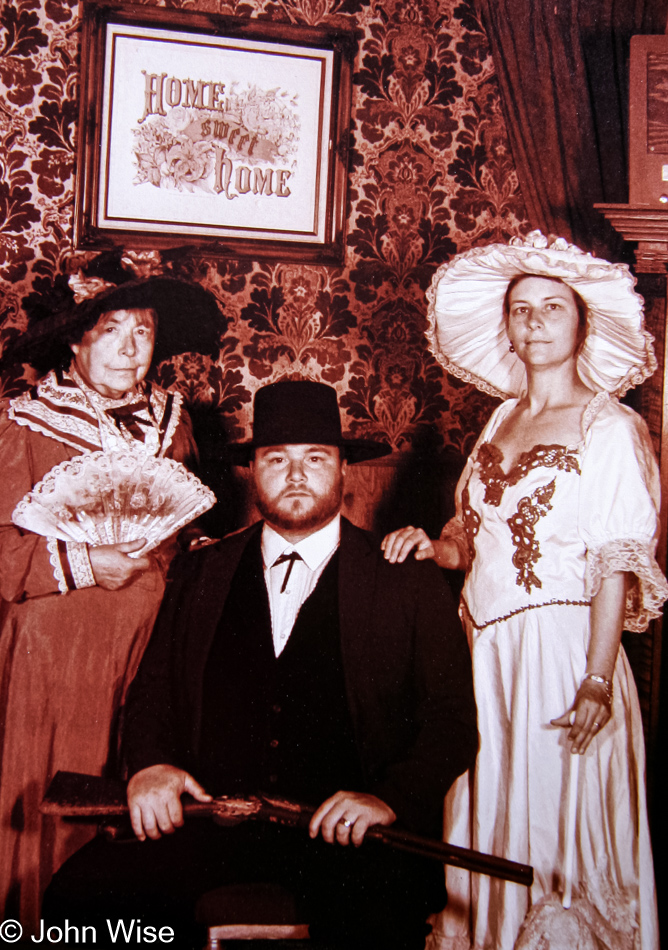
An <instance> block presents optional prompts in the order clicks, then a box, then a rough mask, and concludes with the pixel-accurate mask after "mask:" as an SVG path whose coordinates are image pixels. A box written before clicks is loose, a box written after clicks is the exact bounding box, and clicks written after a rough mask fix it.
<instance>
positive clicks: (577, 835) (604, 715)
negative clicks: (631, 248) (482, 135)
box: [383, 232, 668, 950]
mask: <svg viewBox="0 0 668 950" xmlns="http://www.w3.org/2000/svg"><path fill="white" fill-rule="evenodd" d="M633 284H634V281H633V278H632V276H631V275H630V273H629V272H628V269H627V268H626V267H625V266H623V265H619V264H617V265H615V264H609V263H608V262H606V261H602V260H597V259H595V258H593V257H592V256H591V255H590V254H585V253H583V252H582V251H580V250H579V249H578V248H576V247H574V246H572V245H568V244H567V243H566V242H565V241H563V240H561V239H557V240H555V241H553V242H552V243H549V242H548V241H547V239H546V238H544V237H543V235H541V234H540V232H533V233H532V234H530V235H529V236H528V237H527V239H526V240H525V241H524V242H522V241H519V240H517V239H515V240H513V241H511V244H510V246H508V247H506V246H504V245H491V246H489V247H484V248H478V249H475V250H473V251H469V252H468V253H466V254H463V255H460V256H459V257H457V258H455V259H454V260H453V261H452V262H450V263H449V264H448V265H445V266H443V267H442V268H441V269H440V270H439V272H438V273H437V274H436V276H435V278H434V283H433V289H432V291H431V297H430V299H431V305H430V320H431V329H430V331H429V334H428V336H429V339H430V344H431V348H432V351H433V352H434V353H435V354H436V356H437V358H438V359H439V360H440V362H441V363H442V364H443V365H444V366H445V368H446V369H448V370H449V371H450V372H453V373H455V374H456V375H457V376H459V377H460V378H462V379H464V380H466V381H468V382H472V383H474V384H475V385H476V386H478V388H480V389H482V390H484V391H486V392H488V393H491V394H494V395H497V396H503V397H508V396H510V397H511V398H506V401H505V402H503V403H502V404H501V405H500V406H499V407H498V408H497V409H496V411H495V412H494V413H493V414H492V417H491V419H490V420H489V422H488V424H487V426H486V427H485V429H484V431H483V433H482V435H481V436H480V439H479V440H478V443H477V445H476V446H475V448H474V450H473V453H472V455H471V457H470V458H469V460H468V463H467V465H466V468H465V470H464V472H463V475H462V477H461V479H460V482H459V486H458V490H457V514H456V517H455V518H454V519H453V521H451V522H450V523H448V524H447V525H446V526H445V528H444V530H443V532H442V534H441V537H440V539H438V540H435V541H432V540H430V539H429V538H428V537H427V536H426V534H425V533H424V531H422V530H421V529H417V528H412V527H409V528H404V529H401V530H400V531H397V532H394V533H393V534H391V535H388V537H387V538H385V540H384V542H383V547H384V551H385V556H386V557H387V558H388V559H389V560H390V561H402V560H403V559H404V558H405V557H406V556H407V555H408V553H409V552H410V551H414V552H415V557H416V558H418V559H422V558H433V559H434V560H436V561H437V563H439V564H440V565H441V566H443V567H446V568H456V569H463V570H466V572H467V573H466V579H465V583H464V589H463V593H462V601H461V615H462V619H463V621H464V623H465V626H466V628H467V632H468V635H469V640H470V643H471V650H472V658H473V671H474V680H475V690H476V700H477V704H478V711H479V724H478V725H479V733H480V752H479V756H478V761H477V765H476V770H475V775H474V776H469V777H464V779H463V780H460V781H459V784H458V786H457V787H455V788H453V789H452V790H451V793H450V795H449V797H448V800H447V801H446V822H445V825H446V827H445V836H446V839H447V840H448V841H450V842H452V843H457V844H463V845H465V846H469V847H474V848H477V849H480V850H482V851H487V852H491V853H494V854H498V855H503V856H505V857H508V858H512V859H514V860H517V861H522V862H526V863H528V864H531V865H533V867H534V871H535V881H534V885H533V888H532V889H531V890H530V891H527V890H526V889H525V888H522V887H519V886H518V885H515V884H509V883H504V882H501V881H497V880H494V879H492V878H484V877H480V876H476V875H471V876H469V875H467V874H465V873H464V872H461V871H456V870H454V869H449V870H448V894H449V904H448V909H447V910H446V911H445V912H444V914H443V915H442V916H441V919H440V921H439V923H438V926H437V928H436V935H435V936H434V937H432V938H431V939H432V940H433V946H434V947H439V948H441V950H446V948H448V950H454V948H456V950H463V948H469V947H475V948H476V950H482V948H483V947H484V948H485V950H512V948H513V946H514V945H515V941H516V938H517V936H518V932H519V931H520V928H521V926H522V923H523V921H524V920H525V915H526V914H527V911H528V910H529V908H531V907H532V906H534V907H535V905H537V904H538V902H539V901H540V900H541V899H543V900H542V906H543V907H544V906H545V904H546V903H548V902H550V903H551V905H552V906H553V907H554V906H555V905H556V907H557V908H558V901H559V899H560V897H561V893H562V891H563V889H564V888H565V887H566V884H565V881H564V878H565V875H569V877H570V876H571V875H572V881H573V897H574V900H573V910H572V911H571V912H570V914H571V917H570V918H569V920H570V921H572V920H573V919H574V918H573V914H578V913H581V914H582V915H584V916H586V915H587V914H588V915H589V918H588V919H590V920H591V921H593V922H594V926H598V927H603V928H605V927H608V928H609V930H610V933H612V934H613V935H614V937H615V940H617V942H616V943H614V944H612V943H611V944H608V943H605V945H606V946H608V945H610V946H613V945H614V946H620V947H621V946H624V947H629V948H634V950H639V948H642V950H657V948H658V945H659V944H658V933H657V923H656V902H655V896H654V883H653V870H652V858H651V851H650V844H649V834H648V826H647V812H646V805H645V790H644V749H643V737H642V724H641V720H640V709H639V705H638V698H637V693H636V689H635V685H634V682H633V677H632V674H631V671H630V668H629V665H628V662H627V659H626V656H625V654H624V651H623V649H622V648H621V647H620V637H621V632H622V629H623V628H625V629H628V630H632V631H642V630H644V629H645V628H646V627H647V624H648V623H649V620H650V619H651V618H653V617H657V616H659V608H660V606H661V604H662V603H663V601H664V600H665V598H666V596H667V595H668V586H667V585H666V582H665V579H664V577H663V576H662V574H661V572H660V571H659V568H658V566H657V564H656V562H655V560H654V553H655V548H656V539H657V528H658V508H659V479H658V472H657V466H656V462H655V458H654V453H653V450H652V445H651V442H650V438H649V434H648V432H647V429H646V426H645V424H644V422H643V421H642V419H641V418H640V417H639V416H638V415H636V414H635V413H634V412H633V411H632V410H631V409H629V408H627V407H626V406H622V405H620V403H619V402H618V401H617V398H615V397H616V395H619V394H622V393H624V392H625V391H626V390H627V389H628V388H629V387H630V386H633V385H635V384H637V383H639V382H642V380H643V379H644V378H646V377H647V376H648V375H650V373H651V372H652V371H653V370H654V368H655V366H656V363H655V361H654V356H653V352H652V346H651V338H650V337H649V336H648V334H646V333H645V332H644V330H643V322H642V301H641V298H640V297H638V295H637V294H636V293H635V291H634V290H633ZM576 760H577V761H576ZM576 766H579V768H576ZM571 779H572V782H571ZM576 782H577V787H576ZM569 787H572V789H573V791H572V795H573V804H574V807H575V822H574V826H573V825H571V827H570V829H569V826H568V822H567V821H566V813H567V811H568V809H567V802H568V798H569ZM569 837H570V839H571V840H570V841H569V840H568V839H569ZM573 843H574V859H573V863H572V871H571V868H569V867H567V866H566V859H565V855H566V854H567V853H568V850H569V845H572V844H573ZM538 909H539V908H537V909H536V910H534V912H533V918H532V919H531V920H529V921H528V922H527V926H526V928H525V931H524V934H523V937H522V940H524V941H525V942H526V945H527V946H529V945H531V946H536V947H537V946H548V945H549V943H540V940H541V939H544V935H543V936H542V937H541V935H540V934H539V933H538V936H537V937H536V934H537V932H538V931H540V926H541V921H543V920H544V915H543V917H541V918H540V919H539V918H538V917H537V910H538ZM595 911H597V912H598V914H599V915H600V917H599V916H597V915H596V913H595ZM564 913H565V912H564ZM534 925H535V926H534ZM532 927H533V929H532ZM532 935H533V936H532ZM609 935H610V934H608V936H609ZM532 940H533V943H532ZM522 945H523V946H524V945H525V944H522ZM589 945H590V944H587V946H589Z"/></svg>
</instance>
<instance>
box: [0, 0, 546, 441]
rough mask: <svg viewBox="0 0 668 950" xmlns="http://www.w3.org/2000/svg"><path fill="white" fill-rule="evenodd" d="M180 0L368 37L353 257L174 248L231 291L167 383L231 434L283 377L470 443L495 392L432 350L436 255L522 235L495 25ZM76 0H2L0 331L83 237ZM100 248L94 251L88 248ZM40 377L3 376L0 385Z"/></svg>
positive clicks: (360, 80)
mask: <svg viewBox="0 0 668 950" xmlns="http://www.w3.org/2000/svg"><path fill="white" fill-rule="evenodd" d="M164 5H165V6H168V7H179V8H184V9H192V10H205V11H209V12H216V13H223V14H227V15H239V16H255V17H265V18H271V19H276V20H284V21H290V22H294V23H306V24H311V25H318V24H322V23H338V24H343V25H346V26H348V27H352V28H354V29H355V31H356V35H357V37H358V53H357V58H356V63H355V76H354V89H353V110H352V116H353V120H352V143H351V144H352V147H351V160H350V170H349V210H348V237H347V242H348V247H347V254H346V262H345V266H344V267H343V268H340V269H333V268H326V267H317V266H298V265H295V264H281V263H276V264H269V263H259V262H252V261H242V262H239V261H230V260H221V259H214V258H210V259H208V258H195V257H192V256H191V255H189V254H183V255H179V256H177V258H176V259H175V260H174V261H172V262H171V263H170V267H171V268H172V270H173V271H174V273H175V274H176V275H180V276H184V277H188V278H190V279H195V280H198V281H200V282H201V283H202V284H204V285H205V286H206V287H207V288H209V289H211V290H212V291H213V292H214V293H215V294H216V296H217V297H218V299H219V301H220V304H221V307H222V309H223V311H224V313H225V315H226V318H227V321H228V325H227V328H226V332H225V334H224V338H223V339H222V340H221V351H220V355H219V358H218V359H217V361H216V362H212V361H211V359H210V358H209V357H204V356H200V355H197V354H192V355H188V356H185V357H178V358H175V359H174V360H173V361H172V362H171V363H166V364H162V365H161V366H160V367H159V368H158V370H157V374H158V377H159V379H160V380H161V381H162V382H163V383H165V384H169V385H175V386H177V387H178V388H179V389H181V390H182V391H183V392H184V394H185V396H186V399H187V400H188V403H189V404H190V405H191V406H193V407H194V408H195V410H196V412H197V411H199V412H200V414H201V415H203V417H204V418H206V419H207V420H208V421H207V426H208V430H207V431H209V432H213V431H214V429H215V426H219V428H220V429H221V430H224V433H225V438H227V439H230V438H243V437H244V436H245V435H246V428H247V426H248V424H249V420H250V404H251V400H252V395H253V393H254V391H255V390H256V389H257V388H258V387H259V386H260V385H264V384H266V383H268V382H270V381H272V380H274V379H276V378H279V377H281V376H284V375H286V374H292V375H306V376H308V377H310V378H314V379H319V380H323V381H325V382H328V383H331V384H333V385H334V386H335V387H336V388H337V390H338V392H339V395H340V398H341V404H342V406H343V407H344V408H345V412H346V416H347V418H346V419H345V420H344V421H345V422H346V423H347V426H348V428H349V429H351V430H353V431H354V432H356V433H357V434H358V435H360V436H362V435H363V436H366V437H374V438H380V439H382V440H384V441H386V442H388V443H389V444H390V445H391V446H392V448H393V449H394V450H396V451H399V452H400V451H404V452H405V451H407V450H409V449H410V447H411V446H412V445H414V444H421V443H423V442H424V441H425V440H426V441H427V442H429V443H430V444H433V443H436V444H440V445H442V446H445V447H446V448H448V449H449V450H450V451H453V452H454V453H456V455H458V456H461V455H463V454H465V453H466V452H467V450H468V449H470V447H471V444H472V440H473V439H474V438H475V435H476V434H477V432H478V431H479V430H480V428H481V426H482V423H483V421H484V419H485V418H486V416H487V415H488V413H489V409H490V400H489V399H488V398H487V397H485V396H483V395H481V394H478V393H476V392H474V391H472V390H471V389H470V387H468V386H464V385H462V384H460V383H458V382H457V381H455V380H453V379H451V378H447V377H445V376H444V374H443V373H442V371H441V369H440V368H439V367H438V366H437V364H436V362H435V360H434V359H432V358H431V357H430V356H428V354H427V350H426V345H425V340H424V329H425V325H426V323H425V313H426V302H425V290H426V288H427V286H428V284H429V282H430V279H431V275H432V273H433V272H434V270H435V269H436V267H437V266H438V265H439V264H440V263H441V262H443V261H445V260H447V259H448V258H449V257H450V256H452V255H453V254H454V253H456V252H458V251H461V250H465V249H467V248H468V247H470V246H472V245H474V244H478V243H488V242H490V241H494V240H507V239H508V237H510V236H511V235H513V234H516V233H518V232H520V231H523V230H526V229H527V224H526V222H525V221H524V211H523V206H522V201H521V197H520V195H519V192H518V184H517V178H516V175H515V170H514V167H513V163H512V159H511V157H510V154H509V150H508V146H507V142H506V136H505V130H504V124H503V120H502V116H501V111H500V106H499V95H498V91H497V86H496V82H495V77H494V71H493V68H492V61H491V58H490V55H489V51H488V47H487V42H486V37H485V36H484V34H483V33H482V31H481V27H480V24H479V23H478V21H477V19H476V17H475V15H474V12H473V6H472V3H471V2H468V0H440V2H438V0H277V2H274V0H248V2H235V0H229V2H225V0H166V3H165V4H164ZM79 23H80V21H79V6H78V3H77V0H2V2H0V47H1V52H2V58H1V59H0V85H1V90H2V97H1V100H0V135H1V137H2V145H3V152H2V163H1V165H0V288H1V291H2V304H1V308H2V310H1V313H2V321H3V322H2V331H1V333H2V339H3V340H4V341H5V342H7V341H8V340H9V339H12V338H14V337H15V336H16V335H17V334H18V333H19V332H20V330H21V328H22V326H24V325H25V315H24V311H23V306H22V301H23V299H24V298H25V297H26V296H27V295H28V294H29V293H37V294H39V295H42V294H45V293H47V292H48V290H49V288H50V286H51V282H52V280H53V278H54V277H55V276H56V275H57V274H59V273H62V272H71V271H72V270H75V269H76V266H77V255H76V254H74V252H73V248H72V245H71V225H72V220H71V219H72V209H73V189H74V174H75V168H74V162H75V154H76V137H77V94H78V79H79V72H78V56H79V48H78V44H79V40H80V30H79ZM89 256H90V255H89ZM29 380H30V376H29V372H28V370H27V368H26V375H25V376H20V375H19V374H18V372H15V373H14V374H12V373H10V372H9V371H6V372H5V374H4V375H3V377H2V394H3V395H5V396H8V395H13V394H15V393H17V392H18V391H19V390H20V389H22V388H24V387H25V385H26V383H27V382H28V381H29Z"/></svg>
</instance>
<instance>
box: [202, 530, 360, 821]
mask: <svg viewBox="0 0 668 950" xmlns="http://www.w3.org/2000/svg"><path fill="white" fill-rule="evenodd" d="M338 560H339V556H338V551H337V552H335V554H334V555H333V556H332V558H331V560H330V561H329V563H328V564H327V566H326V568H325V570H324V571H323V573H322V575H321V577H320V580H319V581H318V584H317V585H316V587H315V590H314V591H313V592H312V594H311V596H310V597H309V598H308V599H307V600H306V601H305V602H304V604H303V605H302V608H301V610H300V612H299V615H298V617H297V620H296V621H295V625H294V627H293V629H292V633H291V635H290V638H289V640H288V642H287V644H286V646H285V648H284V649H283V651H282V653H281V654H280V656H279V657H276V656H275V655H274V647H273V640H272V635H271V616H270V611H269V598H268V595H267V590H266V586H265V583H264V575H263V568H262V554H261V534H258V535H257V537H256V538H254V539H252V540H251V541H250V542H249V544H248V545H247V547H246V550H245V551H244V554H243V556H242V558H241V561H240V562H239V566H238V568H237V571H236V573H235V575H234V578H233V580H232V585H231V588H230V592H229V594H228V597H227V600H226V603H225V608H224V610H223V615H222V617H221V620H220V623H219V625H218V629H217V631H216V636H215V638H214V642H213V644H212V647H211V652H210V654H209V657H208V660H207V664H206V668H205V672H204V684H203V702H202V731H201V744H200V755H199V759H200V763H199V764H200V770H201V771H200V773H199V774H201V775H202V779H203V783H204V787H205V788H206V789H207V790H208V791H210V792H212V793H213V794H218V795H221V794H243V793H246V794H253V793H258V792H261V791H264V792H269V793H270V794H274V795H281V796H286V797H292V798H296V799H299V800H301V801H303V802H306V803H311V804H315V805H317V804H320V802H321V801H323V800H324V799H325V798H327V797H328V796H329V795H332V794H333V793H334V792H336V791H338V790H339V789H355V790H360V791H362V790H363V788H362V776H361V768H360V764H359V756H358V754H357V749H356V745H355V740H354V734H353V726H352V721H351V718H350V713H349V710H348V703H347V700H346V692H345V680H344V674H343V665H342V662H341V647H340V634H339V608H338Z"/></svg>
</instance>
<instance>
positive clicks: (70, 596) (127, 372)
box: [0, 269, 224, 928]
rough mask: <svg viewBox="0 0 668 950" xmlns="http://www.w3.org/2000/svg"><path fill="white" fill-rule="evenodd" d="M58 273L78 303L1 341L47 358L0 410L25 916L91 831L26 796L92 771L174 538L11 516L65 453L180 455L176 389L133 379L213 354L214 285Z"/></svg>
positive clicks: (14, 808) (3, 875)
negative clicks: (28, 523)
mask: <svg viewBox="0 0 668 950" xmlns="http://www.w3.org/2000/svg"><path fill="white" fill-rule="evenodd" d="M123 273H124V272H123ZM119 274H120V269H119V273H118V274H117V273H116V271H114V276H115V277H116V278H117V279H119ZM71 283H73V285H74V287H75V289H76V291H77V293H78V298H75V300H76V299H78V300H79V303H77V304H73V305H72V306H70V307H69V308H67V309H66V310H64V311H62V312H60V313H59V314H57V315H55V316H49V317H46V318H44V319H42V320H40V321H39V322H37V323H36V324H31V325H30V326H29V329H28V331H27V334H26V336H25V338H24V340H22V341H21V344H20V349H18V350H15V351H14V353H13V354H10V358H12V356H13V358H14V359H23V358H25V357H26V354H32V355H33V356H34V365H37V366H40V367H41V368H42V369H43V368H44V366H45V365H48V364H49V362H51V366H53V367H54V368H53V369H52V370H51V371H50V372H48V373H47V374H46V375H45V376H44V377H43V378H42V379H41V380H40V381H39V382H38V383H37V385H36V386H35V387H33V388H32V389H31V390H30V391H29V392H27V393H25V394H24V395H22V396H19V397H18V398H16V399H13V400H11V401H10V402H9V404H8V405H5V407H4V409H3V411H2V415H0V471H2V479H3V491H2V494H1V496H0V595H1V597H2V610H1V613H0V617H1V618H2V630H1V634H0V709H1V710H2V720H1V729H0V909H2V908H4V916H5V917H14V918H16V919H18V920H19V921H20V922H21V923H22V924H23V925H24V926H27V927H28V928H30V927H32V926H34V924H35V921H36V919H37V914H38V909H39V902H40V896H41V892H42V891H43V889H44V887H45V886H46V884H47V883H48V881H49V879H50V876H51V874H52V873H53V871H54V870H55V869H56V868H57V867H58V866H59V865H60V864H61V863H62V862H63V861H64V860H65V859H66V858H67V857H68V856H69V855H70V854H71V853H72V852H73V851H75V850H76V848H77V847H79V846H80V845H81V844H82V843H84V842H85V841H86V840H87V839H88V838H89V837H91V836H92V832H91V828H90V827H87V826H76V825H69V826H68V825H67V824H65V823H62V822H57V821H55V820H54V819H53V818H48V817H46V816H42V815H40V812H39V804H40V801H41V799H42V796H43V794H44V791H45V789H46V786H47V784H48V782H49V781H50V779H51V778H52V777H53V775H54V773H55V772H56V771H57V770H58V769H63V770H70V771H79V772H88V773H92V774H96V775H100V774H102V772H103V770H104V769H105V766H107V765H108V763H109V761H110V759H113V756H114V752H115V748H114V733H115V725H116V720H117V717H118V714H119V711H120V709H121V706H122V703H123V698H124V695H125V691H126V687H127V685H128V684H129V682H130V681H131V679H132V677H133V675H134V673H135V671H136V668H137V665H138V663H139V659H140V657H141V655H142V652H143V650H144V647H145V645H146V642H147V639H148V636H149V634H150V631H151V627H152V625H153V621H154V618H155V615H156V612H157V609H158V606H159V604H160V601H161V598H162V594H163V590H164V574H165V570H166V567H167V565H168V563H169V560H170V558H171V556H172V555H173V553H175V543H174V542H173V540H172V541H166V542H164V543H163V544H162V545H160V546H159V547H158V548H156V549H155V550H154V551H152V552H151V554H145V553H142V552H141V549H142V547H143V546H144V541H143V540H142V539H138V540H135V541H133V542H126V543H116V544H103V545H100V546H90V545H88V544H86V543H85V542H81V541H63V540H62V539H58V538H56V537H42V536H41V535H40V534H36V533H32V532H31V531H26V530H21V529H20V528H19V527H17V526H16V524H15V523H14V522H13V521H12V515H13V514H14V512H15V508H16V506H17V503H18V502H19V501H20V500H21V499H22V498H23V497H24V496H25V495H26V493H28V492H30V491H31V489H33V487H34V486H35V485H36V483H38V482H39V481H40V480H41V479H42V478H43V477H44V476H45V475H46V474H47V473H49V472H50V471H51V470H52V469H54V468H55V467H56V466H59V465H60V466H62V465H63V463H67V460H69V459H73V458H74V457H81V456H87V455H90V454H91V453H95V452H104V453H114V452H116V453H118V452H122V451H125V453H126V456H127V453H134V455H136V457H137V458H138V459H139V460H141V459H146V458H148V457H155V458H156V459H160V458H168V459H174V460H176V461H177V462H182V463H184V464H185V465H186V466H188V465H191V463H192V462H193V461H194V460H195V445H194V442H193V439H192V433H191V426H190V422H189V420H188V417H187V415H186V414H185V412H184V410H183V408H182V405H181V396H180V395H179V394H178V393H170V392H167V391H165V390H163V389H161V388H160V387H159V386H156V385H154V384H150V383H148V382H146V381H145V376H146V373H147V371H148V369H149V367H150V365H151V361H152V358H153V356H154V352H155V353H156V354H157V356H158V357H159V358H161V359H164V358H166V357H167V356H169V355H172V354H174V353H179V352H182V351H186V350H191V349H193V350H194V349H200V350H201V349H202V348H203V347H205V348H207V349H208V350H209V351H212V352H213V347H214V346H215V343H214V341H215V340H216V339H218V338H219V336H220V333H221V331H222V329H223V326H224V322H223V317H222V315H221V314H220V312H219V310H218V307H217V305H216V302H215V299H214V298H213V296H212V295H211V294H209V293H208V292H206V291H205V290H204V289H203V288H202V287H199V286H194V285H189V284H186V283H184V282H182V281H178V280H174V279H171V278H166V277H155V278H149V279H146V280H134V279H132V280H127V279H126V280H125V282H123V283H120V284H114V283H111V282H110V281H108V280H104V279H102V278H101V277H95V278H94V279H88V280H87V279H86V278H80V279H78V280H77V279H76V278H75V279H74V280H73V281H72V280H71ZM93 830H94V829H93Z"/></svg>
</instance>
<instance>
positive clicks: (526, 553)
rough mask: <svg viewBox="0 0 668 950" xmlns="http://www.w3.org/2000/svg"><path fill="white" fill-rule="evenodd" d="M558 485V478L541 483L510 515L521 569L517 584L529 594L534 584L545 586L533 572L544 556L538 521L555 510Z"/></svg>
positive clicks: (516, 564)
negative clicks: (541, 548) (547, 483)
mask: <svg viewBox="0 0 668 950" xmlns="http://www.w3.org/2000/svg"><path fill="white" fill-rule="evenodd" d="M555 486H556V479H554V478H553V479H552V481H551V482H550V484H549V485H541V487H540V488H537V489H536V490H535V491H534V492H532V494H531V495H527V496H526V497H525V498H522V499H521V500H520V502H519V504H518V505H517V511H516V513H515V514H514V515H513V516H512V517H510V518H508V527H509V528H510V532H511V535H512V539H513V544H514V545H515V548H516V550H515V553H514V554H513V564H514V566H515V567H516V568H517V582H516V583H517V586H518V587H524V589H525V590H526V592H527V594H530V593H531V589H532V587H542V586H543V584H542V582H541V580H540V578H539V577H537V576H536V575H535V574H534V572H533V567H534V566H535V564H536V562H537V561H538V560H539V559H540V546H539V544H538V541H536V523H537V522H538V520H539V519H540V518H543V517H544V516H545V515H546V514H547V513H548V511H551V510H552V505H551V504H550V502H551V501H552V496H553V495H554V489H555Z"/></svg>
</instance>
